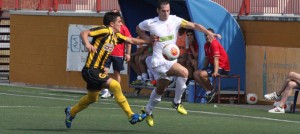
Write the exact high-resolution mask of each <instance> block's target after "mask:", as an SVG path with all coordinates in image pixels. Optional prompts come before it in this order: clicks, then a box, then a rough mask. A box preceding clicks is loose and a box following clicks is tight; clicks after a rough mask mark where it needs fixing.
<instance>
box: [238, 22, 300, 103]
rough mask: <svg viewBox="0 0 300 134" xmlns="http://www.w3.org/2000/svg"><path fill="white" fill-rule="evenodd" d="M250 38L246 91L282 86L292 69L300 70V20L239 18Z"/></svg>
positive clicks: (247, 44)
mask: <svg viewBox="0 0 300 134" xmlns="http://www.w3.org/2000/svg"><path fill="white" fill-rule="evenodd" d="M238 22H239V24H240V26H241V29H242V31H243V33H244V37H245V40H246V91H247V93H251V92H252V93H256V94H257V95H258V96H259V100H260V101H265V99H263V94H265V93H270V92H273V91H276V90H279V89H280V88H281V87H282V83H283V81H284V80H285V78H286V75H287V74H288V73H289V72H290V71H296V72H300V63H299V56H300V38H299V37H300V32H299V31H300V22H299V21H271V20H258V21H257V20H256V21H254V20H239V21H238Z"/></svg>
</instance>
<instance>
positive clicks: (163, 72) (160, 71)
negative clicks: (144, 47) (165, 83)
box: [153, 59, 177, 81]
mask: <svg viewBox="0 0 300 134" xmlns="http://www.w3.org/2000/svg"><path fill="white" fill-rule="evenodd" d="M156 60H157V59H156ZM161 60H164V62H163V64H161V65H159V66H157V67H155V68H153V70H154V72H156V73H157V75H158V76H157V77H154V78H155V79H156V80H158V79H167V80H170V81H172V79H173V76H167V72H168V71H169V70H170V69H171V67H172V66H173V65H174V64H175V63H177V60H173V61H168V60H165V59H161Z"/></svg>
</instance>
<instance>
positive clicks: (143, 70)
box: [139, 54, 149, 83]
mask: <svg viewBox="0 0 300 134" xmlns="http://www.w3.org/2000/svg"><path fill="white" fill-rule="evenodd" d="M146 58H147V55H145V54H143V55H141V56H140V58H139V63H140V70H141V73H142V81H143V83H146V81H147V80H149V78H148V73H147V65H146Z"/></svg>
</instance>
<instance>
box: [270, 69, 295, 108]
mask: <svg viewBox="0 0 300 134" xmlns="http://www.w3.org/2000/svg"><path fill="white" fill-rule="evenodd" d="M295 88H300V74H299V73H296V72H290V73H289V74H288V76H287V78H286V79H285V82H284V83H283V85H282V88H281V89H280V90H279V91H276V92H273V93H269V94H266V95H264V97H265V99H267V100H280V101H279V105H278V106H276V107H275V108H273V109H271V110H269V111H268V112H269V113H285V110H284V104H285V102H286V100H287V98H288V97H289V96H291V94H292V91H293V89H295Z"/></svg>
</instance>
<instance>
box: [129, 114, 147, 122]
mask: <svg viewBox="0 0 300 134" xmlns="http://www.w3.org/2000/svg"><path fill="white" fill-rule="evenodd" d="M146 116H147V115H146V114H132V115H131V119H130V120H129V122H130V123H131V124H136V123H137V122H142V121H143V120H144V119H145V118H146Z"/></svg>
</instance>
